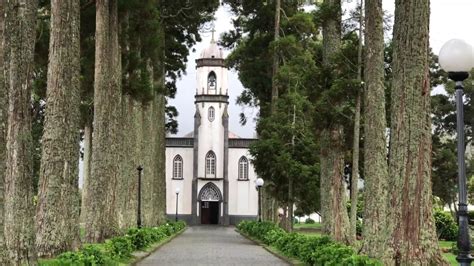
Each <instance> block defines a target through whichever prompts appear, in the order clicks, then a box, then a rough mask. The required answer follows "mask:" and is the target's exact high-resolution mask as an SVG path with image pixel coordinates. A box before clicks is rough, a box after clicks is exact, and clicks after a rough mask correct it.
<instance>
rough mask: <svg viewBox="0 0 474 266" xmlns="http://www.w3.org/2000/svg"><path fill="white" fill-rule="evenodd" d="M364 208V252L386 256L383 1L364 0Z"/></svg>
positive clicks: (386, 166) (373, 255)
mask: <svg viewBox="0 0 474 266" xmlns="http://www.w3.org/2000/svg"><path fill="white" fill-rule="evenodd" d="M365 13H366V16H365V27H366V28H365V43H366V48H365V50H366V52H365V66H366V67H365V70H364V74H365V84H366V92H365V95H364V96H365V100H364V102H365V108H364V134H365V137H364V144H365V146H364V177H365V192H364V193H365V195H367V196H366V197H365V210H364V229H363V230H364V231H363V239H364V242H363V252H364V253H366V254H367V255H369V256H370V257H376V258H383V257H384V256H385V254H384V253H386V252H385V251H386V250H387V237H388V234H387V223H388V222H390V221H389V220H387V211H388V209H387V202H388V198H387V197H388V194H387V193H388V191H389V190H388V165H387V140H386V137H385V132H386V127H387V122H386V118H385V90H384V54H383V52H384V39H383V9H382V0H366V3H365Z"/></svg>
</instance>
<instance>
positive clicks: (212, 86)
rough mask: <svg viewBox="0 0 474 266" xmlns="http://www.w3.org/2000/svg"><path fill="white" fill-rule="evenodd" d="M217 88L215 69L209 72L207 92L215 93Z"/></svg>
mask: <svg viewBox="0 0 474 266" xmlns="http://www.w3.org/2000/svg"><path fill="white" fill-rule="evenodd" d="M216 88H217V82H216V73H214V71H211V73H209V76H207V93H208V94H211V93H212V94H213V93H215V92H216Z"/></svg>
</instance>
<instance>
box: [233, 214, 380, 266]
mask: <svg viewBox="0 0 474 266" xmlns="http://www.w3.org/2000/svg"><path fill="white" fill-rule="evenodd" d="M237 228H238V229H239V230H240V231H242V232H243V233H245V234H248V235H250V236H251V237H253V238H256V239H258V240H260V241H262V242H263V243H265V244H267V245H270V246H272V247H274V248H276V249H278V250H279V251H281V252H282V253H283V254H285V255H286V256H289V257H294V258H297V259H299V260H300V261H302V262H304V263H306V264H309V265H357V266H359V265H360V266H364V265H382V264H381V263H380V262H379V261H377V260H374V259H370V258H368V257H367V256H362V255H358V254H356V252H355V251H354V250H353V249H352V248H351V247H349V246H346V245H342V244H339V243H336V242H334V241H332V240H331V239H330V238H329V237H327V236H323V237H316V236H315V237H309V236H304V235H301V234H297V233H286V232H285V231H284V230H283V229H281V228H279V227H278V226H276V225H275V224H273V223H269V222H255V221H243V222H241V223H240V224H239V225H238V226H237Z"/></svg>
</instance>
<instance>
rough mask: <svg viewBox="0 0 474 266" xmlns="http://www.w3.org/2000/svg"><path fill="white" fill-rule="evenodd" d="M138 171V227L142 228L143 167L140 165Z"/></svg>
mask: <svg viewBox="0 0 474 266" xmlns="http://www.w3.org/2000/svg"><path fill="white" fill-rule="evenodd" d="M137 170H138V195H137V198H138V200H137V201H138V207H137V227H138V228H141V227H142V171H143V167H142V166H141V165H139V166H138V167H137Z"/></svg>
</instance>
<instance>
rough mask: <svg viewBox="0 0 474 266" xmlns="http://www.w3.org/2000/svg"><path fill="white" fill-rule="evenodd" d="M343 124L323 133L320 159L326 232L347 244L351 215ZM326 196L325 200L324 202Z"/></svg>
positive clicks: (322, 210)
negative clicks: (345, 179)
mask: <svg viewBox="0 0 474 266" xmlns="http://www.w3.org/2000/svg"><path fill="white" fill-rule="evenodd" d="M342 131H343V130H342V126H334V128H332V129H331V131H329V132H328V131H325V132H324V134H325V135H322V136H321V141H322V142H324V144H322V145H323V147H322V154H321V156H322V158H324V159H321V214H322V218H323V232H324V233H325V234H327V235H329V236H331V238H332V239H334V240H335V241H339V242H344V243H348V242H349V240H350V236H349V234H350V232H349V230H350V228H349V216H348V214H347V209H346V202H347V197H346V186H345V184H344V178H343V176H342V174H343V173H344V148H343V143H344V142H343V132H342ZM323 197H325V198H324V201H323Z"/></svg>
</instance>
